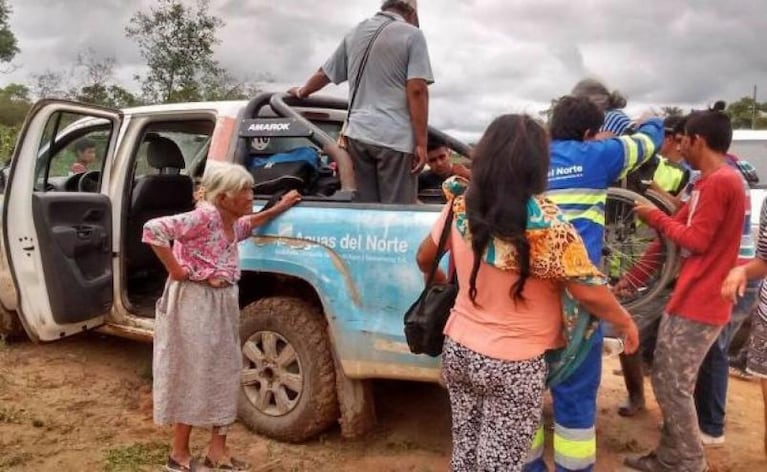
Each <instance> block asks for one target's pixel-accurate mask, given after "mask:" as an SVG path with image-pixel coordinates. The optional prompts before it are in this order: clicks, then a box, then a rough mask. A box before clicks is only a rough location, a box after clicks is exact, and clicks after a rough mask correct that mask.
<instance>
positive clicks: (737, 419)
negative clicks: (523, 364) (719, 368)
mask: <svg viewBox="0 0 767 472" xmlns="http://www.w3.org/2000/svg"><path fill="white" fill-rule="evenodd" d="M150 363H151V346H150V345H147V344H141V343H137V342H132V341H126V340H122V339H117V338H112V337H107V336H102V335H98V334H86V335H82V336H79V337H76V338H75V339H68V340H64V341H61V342H58V343H53V344H46V345H34V344H31V343H28V342H20V343H19V342H17V343H13V344H10V345H3V344H0V470H19V471H27V470H28V471H33V470H34V471H41V470H42V471H48V470H51V471H57V472H59V471H102V470H103V471H113V472H117V471H133V470H159V467H158V466H159V465H161V464H162V463H163V462H164V460H165V457H166V454H167V447H168V446H167V444H168V440H169V438H170V431H169V430H168V429H167V428H162V427H157V426H155V425H154V424H153V423H152V420H151V390H150V372H151V369H150ZM616 365H617V362H616V361H615V360H608V361H607V362H606V364H605V372H604V379H603V388H602V392H601V397H600V417H599V423H598V434H599V462H598V466H597V470H598V471H615V470H622V467H621V466H620V463H621V461H622V459H623V457H624V456H625V455H627V454H634V453H639V452H644V451H646V450H648V449H649V448H651V447H652V446H653V444H654V442H655V441H656V440H657V437H658V423H659V420H660V417H659V411H658V408H657V406H654V405H653V406H652V407H651V408H650V410H649V411H648V412H647V413H646V414H644V415H643V416H641V417H639V418H635V419H631V420H629V419H624V418H621V417H619V416H618V415H617V414H616V413H615V410H616V408H617V406H618V404H619V403H620V401H621V399H622V398H623V388H622V384H621V378H620V377H619V376H616V375H614V374H613V373H612V371H613V369H614V368H615V367H616ZM376 399H377V405H378V416H379V425H378V427H377V429H376V431H375V432H374V433H373V434H372V435H371V436H369V437H368V438H366V439H364V440H359V441H346V440H343V439H341V438H340V436H339V433H338V431H337V430H330V431H328V432H327V433H325V434H323V435H322V436H320V437H318V438H317V439H316V440H313V441H311V442H308V443H306V444H303V445H291V444H282V443H279V442H275V441H272V440H269V439H267V438H263V437H259V436H257V435H255V434H253V433H251V432H249V431H248V430H247V429H245V428H244V427H242V426H240V425H237V426H236V427H235V428H234V431H233V433H232V435H231V445H232V447H233V449H234V450H235V451H237V452H239V454H240V455H241V456H243V457H244V458H246V459H248V460H249V461H250V462H251V463H252V464H254V470H256V471H261V472H265V471H303V470H311V471H350V472H351V471H361V470H362V471H371V472H372V471H414V472H426V471H442V470H447V465H448V458H449V454H450V414H449V408H448V402H447V398H446V394H445V392H444V390H442V389H441V388H440V387H438V386H436V385H423V384H415V383H407V382H379V383H377V385H376ZM728 408H729V418H728V430H727V443H726V445H725V446H724V447H723V448H722V449H718V450H709V451H708V455H709V460H710V462H711V464H712V465H713V469H714V470H715V471H718V472H724V471H758V470H767V461H766V460H765V456H764V452H763V448H762V444H763V442H762V431H763V429H762V428H763V425H762V418H764V415H763V410H762V408H763V406H762V397H761V392H760V389H759V385H758V384H757V383H755V382H747V381H742V380H736V379H733V380H732V382H731V387H730V398H729V405H728ZM205 440H206V434H205V432H197V433H195V435H194V436H193V441H194V445H195V451H196V452H198V451H201V450H202V447H203V445H204V443H205ZM549 456H550V451H549Z"/></svg>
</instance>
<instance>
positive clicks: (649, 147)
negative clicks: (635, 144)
mask: <svg viewBox="0 0 767 472" xmlns="http://www.w3.org/2000/svg"><path fill="white" fill-rule="evenodd" d="M633 137H635V138H637V139H638V140H640V141H642V147H644V153H642V155H643V156H644V157H645V159H642V160H646V159H647V158H649V157H650V156H652V155H653V154H654V153H655V143H654V142H652V139H650V137H649V136H647V135H646V134H642V133H637V134H635V135H634V136H633Z"/></svg>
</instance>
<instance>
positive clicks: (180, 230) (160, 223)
mask: <svg viewBox="0 0 767 472" xmlns="http://www.w3.org/2000/svg"><path fill="white" fill-rule="evenodd" d="M233 230H234V239H235V240H234V241H229V240H228V239H227V238H226V235H225V234H224V227H223V220H222V219H221V214H220V213H219V212H218V209H216V207H215V206H213V205H211V204H210V203H207V202H201V203H199V204H198V205H197V208H195V209H194V210H192V211H190V212H187V213H180V214H178V215H172V216H164V217H160V218H155V219H152V220H149V221H147V223H146V224H145V225H144V233H143V235H142V238H141V240H142V241H143V242H144V243H147V244H151V245H153V246H164V247H170V245H171V241H173V255H174V256H175V257H176V260H178V262H179V264H181V265H182V266H183V267H184V268H186V269H187V270H188V271H189V280H196V281H202V280H207V279H210V278H216V279H221V280H224V281H226V282H228V283H230V284H235V283H237V281H238V280H240V266H239V254H238V251H237V243H238V242H240V241H242V240H244V239H246V238H247V237H248V236H250V224H249V222H248V221H247V219H246V218H240V219H239V220H238V221H237V222H236V223H235V224H234V227H233Z"/></svg>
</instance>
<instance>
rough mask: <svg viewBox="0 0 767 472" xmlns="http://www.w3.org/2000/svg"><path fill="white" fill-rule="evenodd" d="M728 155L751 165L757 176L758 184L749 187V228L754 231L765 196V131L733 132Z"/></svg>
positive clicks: (766, 194)
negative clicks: (732, 155)
mask: <svg viewBox="0 0 767 472" xmlns="http://www.w3.org/2000/svg"><path fill="white" fill-rule="evenodd" d="M730 153H731V154H734V155H736V156H738V158H740V159H743V160H746V161H748V162H749V163H751V165H752V166H754V167H755V168H756V174H757V175H758V176H759V182H758V183H756V184H753V185H751V227H752V228H754V230H755V231H756V229H757V228H758V227H759V215H760V214H761V209H762V204H763V203H764V198H765V196H767V130H750V129H748V130H746V129H737V130H735V131H734V132H733V135H732V145H730Z"/></svg>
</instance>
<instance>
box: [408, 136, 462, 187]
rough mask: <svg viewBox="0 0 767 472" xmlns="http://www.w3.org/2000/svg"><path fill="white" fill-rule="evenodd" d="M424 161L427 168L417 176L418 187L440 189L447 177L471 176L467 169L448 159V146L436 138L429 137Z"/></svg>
mask: <svg viewBox="0 0 767 472" xmlns="http://www.w3.org/2000/svg"><path fill="white" fill-rule="evenodd" d="M427 150H428V154H427V157H426V162H427V163H428V164H429V170H427V171H425V172H422V173H421V174H420V175H419V176H418V189H419V190H425V189H441V188H442V182H444V181H445V179H447V178H448V177H452V176H454V175H457V176H459V177H463V178H465V179H469V178H471V173H470V172H469V169H467V168H466V167H464V166H462V165H461V164H454V163H453V162H452V161H451V160H450V148H448V147H447V144H445V142H444V141H442V140H441V139H438V138H433V137H432V138H429V144H428V147H427Z"/></svg>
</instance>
